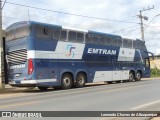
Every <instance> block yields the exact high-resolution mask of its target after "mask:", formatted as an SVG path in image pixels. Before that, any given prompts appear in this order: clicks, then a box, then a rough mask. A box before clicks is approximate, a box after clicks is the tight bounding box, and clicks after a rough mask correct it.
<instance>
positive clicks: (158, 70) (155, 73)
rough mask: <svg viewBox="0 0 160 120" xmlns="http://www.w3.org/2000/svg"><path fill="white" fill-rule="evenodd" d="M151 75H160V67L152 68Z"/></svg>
mask: <svg viewBox="0 0 160 120" xmlns="http://www.w3.org/2000/svg"><path fill="white" fill-rule="evenodd" d="M151 77H160V69H157V68H154V69H151Z"/></svg>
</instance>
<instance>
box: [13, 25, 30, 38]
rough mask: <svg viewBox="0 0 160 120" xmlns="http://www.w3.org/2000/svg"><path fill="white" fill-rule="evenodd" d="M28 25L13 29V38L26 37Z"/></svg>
mask: <svg viewBox="0 0 160 120" xmlns="http://www.w3.org/2000/svg"><path fill="white" fill-rule="evenodd" d="M29 31H30V30H29V27H20V28H17V29H16V30H15V38H21V37H26V36H28V35H29Z"/></svg>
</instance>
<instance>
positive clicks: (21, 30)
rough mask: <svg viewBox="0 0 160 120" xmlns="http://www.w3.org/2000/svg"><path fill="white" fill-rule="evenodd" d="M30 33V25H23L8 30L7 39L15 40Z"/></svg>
mask: <svg viewBox="0 0 160 120" xmlns="http://www.w3.org/2000/svg"><path fill="white" fill-rule="evenodd" d="M29 34H30V28H29V26H22V27H18V28H16V29H11V30H8V31H6V40H13V39H17V38H22V37H26V36H28V35H29Z"/></svg>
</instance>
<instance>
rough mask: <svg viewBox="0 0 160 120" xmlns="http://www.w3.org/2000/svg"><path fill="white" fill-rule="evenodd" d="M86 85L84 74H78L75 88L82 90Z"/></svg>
mask: <svg viewBox="0 0 160 120" xmlns="http://www.w3.org/2000/svg"><path fill="white" fill-rule="evenodd" d="M85 84H86V75H85V74H83V73H78V74H77V77H76V83H75V87H77V88H82V87H84V86H85Z"/></svg>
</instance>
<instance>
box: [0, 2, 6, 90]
mask: <svg viewBox="0 0 160 120" xmlns="http://www.w3.org/2000/svg"><path fill="white" fill-rule="evenodd" d="M1 4H2V3H1V0H0V89H4V88H5V80H4V55H3V33H2V7H1Z"/></svg>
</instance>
